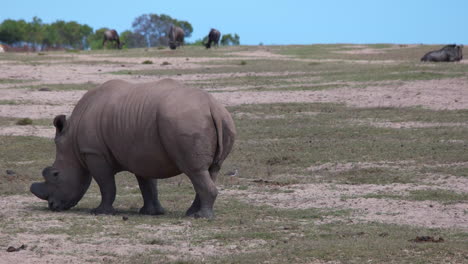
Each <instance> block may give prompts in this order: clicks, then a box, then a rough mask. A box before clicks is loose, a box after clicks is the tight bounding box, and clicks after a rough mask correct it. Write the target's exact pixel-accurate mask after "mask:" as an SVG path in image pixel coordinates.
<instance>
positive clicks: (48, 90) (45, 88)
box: [38, 87, 52, 92]
mask: <svg viewBox="0 0 468 264" xmlns="http://www.w3.org/2000/svg"><path fill="white" fill-rule="evenodd" d="M38 91H39V92H50V91H52V90H51V89H50V88H47V87H42V88H39V89H38Z"/></svg>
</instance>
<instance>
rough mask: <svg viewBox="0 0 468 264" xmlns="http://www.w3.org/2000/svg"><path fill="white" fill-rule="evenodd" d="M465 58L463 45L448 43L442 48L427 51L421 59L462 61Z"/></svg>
mask: <svg viewBox="0 0 468 264" xmlns="http://www.w3.org/2000/svg"><path fill="white" fill-rule="evenodd" d="M462 59H463V45H455V44H452V45H447V46H445V47H443V48H441V49H440V50H435V51H431V52H428V53H426V54H425V55H424V56H423V57H422V58H421V61H433V62H441V61H445V62H453V61H461V60H462Z"/></svg>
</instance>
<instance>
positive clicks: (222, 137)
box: [210, 102, 236, 170]
mask: <svg viewBox="0 0 468 264" xmlns="http://www.w3.org/2000/svg"><path fill="white" fill-rule="evenodd" d="M210 104H211V106H210V109H211V117H212V118H213V123H214V126H215V129H216V135H217V146H216V152H215V155H214V159H213V163H212V164H211V168H210V169H215V170H219V168H220V167H221V165H222V163H223V162H224V160H225V159H226V158H227V156H228V155H229V152H231V150H232V147H233V145H234V139H235V136H236V131H235V127H234V121H233V120H232V118H231V115H230V114H229V112H228V111H227V110H226V109H225V108H224V107H220V106H218V105H217V104H216V103H214V102H211V103H210Z"/></svg>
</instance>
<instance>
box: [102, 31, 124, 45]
mask: <svg viewBox="0 0 468 264" xmlns="http://www.w3.org/2000/svg"><path fill="white" fill-rule="evenodd" d="M107 41H115V42H116V43H117V48H119V49H121V48H122V46H121V45H120V38H119V34H118V33H117V31H115V29H110V30H106V31H104V39H103V41H102V46H103V47H104V46H105V45H106V43H107Z"/></svg>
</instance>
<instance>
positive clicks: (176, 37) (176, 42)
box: [167, 25, 185, 50]
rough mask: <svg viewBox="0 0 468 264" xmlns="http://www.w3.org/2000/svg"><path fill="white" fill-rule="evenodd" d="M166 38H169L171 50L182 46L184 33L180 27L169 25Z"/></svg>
mask: <svg viewBox="0 0 468 264" xmlns="http://www.w3.org/2000/svg"><path fill="white" fill-rule="evenodd" d="M167 36H168V37H169V47H170V48H171V49H173V50H174V49H176V48H177V47H179V46H180V45H183V44H184V37H185V33H184V30H183V29H182V28H180V27H176V26H174V25H171V27H170V28H169V32H168V34H167Z"/></svg>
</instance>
